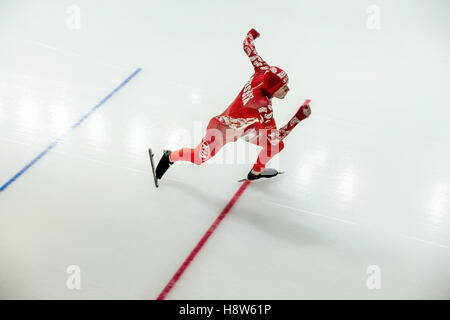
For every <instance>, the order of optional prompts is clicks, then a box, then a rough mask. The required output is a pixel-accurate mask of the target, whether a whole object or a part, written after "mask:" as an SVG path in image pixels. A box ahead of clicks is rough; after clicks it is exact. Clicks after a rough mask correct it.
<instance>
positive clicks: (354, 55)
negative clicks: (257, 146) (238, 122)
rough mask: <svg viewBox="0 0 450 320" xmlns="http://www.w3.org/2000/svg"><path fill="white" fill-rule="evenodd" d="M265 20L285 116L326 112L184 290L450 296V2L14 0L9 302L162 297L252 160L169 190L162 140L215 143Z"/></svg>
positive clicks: (8, 147) (278, 108) (5, 92)
mask: <svg viewBox="0 0 450 320" xmlns="http://www.w3.org/2000/svg"><path fill="white" fill-rule="evenodd" d="M374 6H375V7H374ZM78 9H79V11H78ZM78 13H79V15H78ZM78 17H79V20H78ZM377 17H379V18H380V19H379V20H377V19H376V18H377ZM78 23H79V25H78ZM377 23H379V24H378V25H377ZM78 26H79V27H80V28H77V27H78ZM374 26H375V29H374ZM377 26H379V28H378V29H377V28H376V27H377ZM252 27H255V28H256V29H257V30H258V31H259V32H260V33H261V37H260V38H259V39H257V40H256V42H255V44H256V48H257V50H258V52H259V53H260V54H261V56H262V57H263V58H264V59H265V60H266V61H267V62H268V63H269V64H272V65H277V66H280V67H282V68H283V69H284V70H286V72H287V73H288V75H289V77H290V88H291V91H290V92H289V94H288V95H287V97H286V99H285V100H276V99H274V100H273V107H274V115H275V119H276V121H277V124H278V125H279V126H282V125H284V124H285V123H286V122H287V121H288V120H289V119H290V118H291V116H292V115H293V113H294V112H295V111H296V110H297V108H298V106H299V105H300V104H301V103H302V102H303V101H304V100H305V99H307V98H310V99H312V103H311V109H312V115H311V116H310V118H309V119H307V120H305V121H304V122H302V123H301V124H299V126H298V127H297V128H296V129H295V130H294V131H293V132H292V133H291V135H290V136H289V137H288V138H287V139H286V141H285V145H286V147H285V149H284V150H283V151H282V152H281V153H280V154H279V155H278V156H277V157H276V158H275V159H274V161H273V162H276V166H277V167H278V168H280V169H281V170H283V171H285V172H286V174H284V175H280V176H278V177H276V178H274V179H271V180H266V181H255V182H252V183H251V184H250V185H249V187H248V188H247V189H246V191H245V192H244V193H243V195H242V196H241V197H240V199H239V200H238V202H237V203H236V204H235V206H234V207H233V208H232V209H231V211H230V213H229V214H228V216H227V217H226V218H225V220H224V221H223V222H222V224H221V225H220V226H219V227H218V228H217V230H216V231H215V233H214V234H213V235H212V236H211V238H210V239H209V241H208V242H207V243H206V245H205V246H204V248H203V249H202V251H201V252H200V253H199V254H198V256H197V257H196V259H195V260H194V261H193V262H192V264H191V265H190V266H189V268H188V269H187V271H186V272H185V273H184V275H183V276H182V277H181V279H180V280H179V281H178V282H177V284H176V285H175V287H174V288H173V290H172V291H171V292H170V293H169V295H168V297H167V298H168V299H449V298H450V273H449V271H450V232H449V231H450V88H449V83H450V60H449V59H450V58H449V56H450V55H449V54H450V42H449V39H450V2H449V1H446V0H440V1H438V0H433V1H421V0H414V1H413V0H408V1H407V0H396V1H391V0H389V1H388V0H373V1H372V0H371V1H366V0H345V1H332V0H330V1H324V0H319V1H316V0H315V1H300V0H297V1H284V2H283V1H280V2H275V1H234V0H233V1H220V2H219V1H206V0H205V1H181V0H178V1H144V0H139V1H138V0H131V1H124V0H122V1H111V0H95V1H88V0H73V1H72V0H71V1H67V0H40V1H32V0H28V1H25V0H2V1H0V41H1V42H0V48H1V49H0V186H4V187H3V188H2V190H1V191H0V298H2V299H53V298H61V299H155V298H156V297H157V296H158V294H159V293H160V292H161V290H162V289H163V288H164V286H165V285H166V284H167V282H168V281H169V280H170V278H171V277H172V276H173V274H174V273H175V272H176V270H177V269H178V268H179V266H180V265H181V264H182V263H183V261H184V259H185V258H186V257H187V255H188V254H189V253H190V252H191V250H192V249H193V247H194V246H195V245H196V244H197V242H198V241H199V240H200V238H201V237H202V235H203V234H204V233H205V232H206V230H207V229H208V228H209V226H210V225H211V224H212V223H213V221H214V220H215V219H216V217H217V216H218V215H219V213H220V212H221V211H222V209H223V208H224V207H225V206H226V204H227V203H228V202H229V201H230V199H231V197H232V196H233V195H234V194H235V192H236V191H237V190H238V188H239V186H240V184H239V183H237V180H238V179H240V178H242V177H245V176H246V174H247V172H248V171H249V170H250V168H251V163H252V162H253V160H254V159H251V162H249V163H235V164H221V163H220V161H217V160H215V161H216V162H214V161H211V163H208V164H205V165H203V166H195V165H192V164H188V163H177V164H175V165H174V166H173V167H172V168H171V169H170V170H169V171H168V172H167V174H166V176H165V177H164V178H163V180H162V181H161V183H160V188H159V189H156V188H155V186H154V184H153V177H152V174H151V171H150V165H149V159H148V153H147V148H148V147H152V148H153V149H154V150H155V153H156V159H155V160H156V161H158V160H159V158H160V156H161V152H162V149H163V148H172V149H173V148H179V147H185V146H195V145H196V144H197V143H198V142H199V139H198V138H197V137H198V135H197V134H196V130H197V129H198V126H199V124H200V125H201V126H203V127H204V126H206V124H207V122H208V121H209V119H210V118H211V117H212V116H214V115H218V114H220V113H221V112H222V111H223V110H225V108H226V107H227V106H228V105H229V104H230V103H231V102H232V101H233V100H234V98H235V97H236V95H237V94H238V93H239V91H240V90H241V88H242V87H243V85H244V84H245V83H246V82H247V80H248V79H249V77H250V76H251V75H252V72H253V69H252V66H251V64H250V62H249V61H248V58H247V56H246V55H245V53H244V52H243V50H242V41H243V40H244V37H245V35H246V33H247V31H248V30H250V28H252ZM138 68H142V70H141V71H140V72H139V73H137V74H136V75H135V76H134V77H133V78H132V79H131V80H130V81H129V82H128V83H127V84H125V85H123V86H122V87H121V88H120V90H119V91H117V92H116V93H115V94H114V95H113V96H112V97H111V98H110V99H108V100H107V101H105V102H104V103H102V104H101V106H100V107H99V108H98V109H97V110H96V111H95V112H93V113H92V114H91V115H90V116H89V117H88V118H86V119H85V121H84V122H83V123H81V124H80V125H79V126H78V127H76V128H75V129H73V130H70V128H71V127H72V126H73V125H74V124H75V123H77V122H78V121H79V120H80V119H81V118H82V117H83V116H84V115H85V114H87V113H88V112H89V110H91V108H93V107H94V106H95V105H96V104H97V103H99V102H100V101H102V99H104V98H105V97H106V96H107V95H108V94H109V93H111V92H112V91H113V90H114V89H115V88H116V87H118V86H119V85H120V84H121V83H122V82H123V81H124V80H125V79H126V78H127V77H129V76H130V75H131V74H132V73H133V72H135V70H137V69H138ZM200 122H201V123H200ZM68 130H69V133H68V134H67V135H66V136H65V137H64V139H62V140H58V141H59V143H58V144H57V145H55V146H54V148H52V149H51V150H49V151H48V152H47V153H45V154H44V155H43V156H42V157H40V158H39V160H37V161H36V162H33V163H31V164H30V162H31V161H32V160H33V159H34V158H36V157H37V156H38V155H39V154H40V153H41V152H43V151H44V150H46V148H47V147H48V146H49V145H50V144H51V143H52V142H54V141H55V140H57V139H58V138H59V137H61V135H63V134H64V133H65V132H67V131H68ZM196 135H197V137H195V136H196ZM243 143H244V142H238V143H237V144H236V145H240V144H243ZM233 147H234V146H233V145H232V144H231V145H228V146H226V147H225V148H224V149H223V150H222V151H221V152H223V153H224V154H225V153H226V152H228V151H229V150H230V149H233ZM222 158H223V157H222ZM217 159H219V160H220V154H219V155H218V158H217ZM213 160H214V159H213ZM28 164H30V165H29V167H28V169H27V170H25V171H23V173H22V174H19V176H18V177H17V179H15V180H14V181H12V183H8V181H10V179H11V178H12V177H14V176H15V175H16V174H17V173H20V172H21V170H22V169H23V168H25V167H26V166H28ZM71 265H76V266H79V267H80V269H81V288H80V289H79V290H77V289H75V290H69V289H68V287H67V283H66V282H67V279H68V277H69V276H70V274H68V273H67V268H68V266H71ZM370 266H377V267H378V268H377V267H375V269H372V268H370ZM373 270H375V271H373ZM378 271H379V272H378ZM374 277H378V278H376V279H378V280H379V283H380V284H381V287H380V288H378V289H376V288H375V289H373V288H372V287H371V286H370V285H369V286H368V285H367V283H368V282H369V284H370V283H373V282H371V281H373V279H375V278H374Z"/></svg>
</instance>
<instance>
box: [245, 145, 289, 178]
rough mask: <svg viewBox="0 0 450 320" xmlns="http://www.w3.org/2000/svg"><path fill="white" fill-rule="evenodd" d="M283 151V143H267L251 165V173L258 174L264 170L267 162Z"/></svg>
mask: <svg viewBox="0 0 450 320" xmlns="http://www.w3.org/2000/svg"><path fill="white" fill-rule="evenodd" d="M283 149H284V142H283V141H280V142H279V143H276V144H271V143H268V144H266V145H264V146H263V149H262V150H261V152H260V153H259V155H258V159H257V160H256V163H255V164H254V165H253V168H252V171H253V173H254V174H258V173H260V172H261V171H263V170H264V168H265V167H266V164H267V162H269V161H270V159H272V158H273V157H274V156H275V155H277V154H278V153H279V152H280V151H281V150H283Z"/></svg>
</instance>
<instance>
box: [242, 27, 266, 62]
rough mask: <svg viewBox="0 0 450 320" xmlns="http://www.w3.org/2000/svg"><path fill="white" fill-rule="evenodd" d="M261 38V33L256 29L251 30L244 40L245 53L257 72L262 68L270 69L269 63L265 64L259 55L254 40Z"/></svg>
mask: <svg viewBox="0 0 450 320" xmlns="http://www.w3.org/2000/svg"><path fill="white" fill-rule="evenodd" d="M258 37H259V32H258V31H256V30H255V29H252V30H250V31H249V32H248V33H247V36H246V37H245V39H244V45H243V46H244V51H245V53H246V54H247V56H248V58H249V59H250V62H251V63H252V65H253V68H254V69H255V71H258V70H259V69H260V68H262V67H269V65H268V64H267V62H265V61H264V60H263V59H262V58H261V56H260V55H259V54H258V52H257V51H256V48H255V44H254V42H253V41H254V40H255V39H256V38H258Z"/></svg>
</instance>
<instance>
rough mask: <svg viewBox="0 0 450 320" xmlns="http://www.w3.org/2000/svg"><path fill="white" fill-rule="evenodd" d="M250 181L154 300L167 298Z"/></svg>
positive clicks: (244, 184)
mask: <svg viewBox="0 0 450 320" xmlns="http://www.w3.org/2000/svg"><path fill="white" fill-rule="evenodd" d="M249 183H250V181H249V180H246V181H245V182H244V183H243V184H242V186H241V187H240V188H239V190H238V191H237V192H236V193H235V195H234V196H233V198H232V199H231V200H230V202H228V204H227V205H226V207H225V208H224V209H223V210H222V212H221V213H220V215H219V216H218V217H217V219H216V220H215V221H214V223H213V224H212V225H211V227H209V229H208V231H206V233H205V234H204V235H203V237H202V238H201V239H200V241H199V242H198V243H197V245H196V246H195V248H194V249H193V250H192V251H191V253H190V254H189V256H188V257H187V258H186V260H184V262H183V264H182V265H181V267H180V268H179V269H178V270H177V272H176V273H175V274H174V276H173V277H172V279H170V281H169V283H168V284H167V285H166V287H165V288H164V289H163V290H162V291H161V293H160V294H159V296H158V298H157V299H156V300H164V299H165V298H166V296H167V294H168V293H169V292H170V290H172V288H173V286H174V285H175V283H176V282H177V281H178V280H179V279H180V277H181V276H182V275H183V273H184V271H186V269H187V267H188V266H189V264H190V263H191V262H192V260H194V258H195V256H196V255H197V253H199V252H200V250H201V249H202V247H203V246H204V245H205V243H206V241H208V239H209V237H210V236H211V235H212V233H213V232H214V231H215V230H216V228H217V227H218V226H219V224H220V223H221V222H222V220H223V219H224V218H225V216H226V215H227V214H228V212H230V210H231V208H232V207H233V205H234V204H235V203H236V201H238V199H239V197H240V196H241V195H242V193H243V192H244V190H245V189H246V188H247V186H248V185H249Z"/></svg>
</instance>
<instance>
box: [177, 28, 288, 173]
mask: <svg viewBox="0 0 450 320" xmlns="http://www.w3.org/2000/svg"><path fill="white" fill-rule="evenodd" d="M253 40H254V39H253V36H252V35H251V34H250V33H249V34H247V37H246V38H245V40H244V51H245V53H246V54H247V56H248V57H249V58H250V61H251V63H252V65H253V67H254V70H255V73H254V74H253V76H252V77H251V78H250V80H249V81H248V82H247V84H246V85H245V86H244V88H243V89H242V90H241V92H240V93H239V95H238V96H237V97H236V99H235V100H234V101H233V103H232V104H231V105H230V106H229V107H228V108H227V109H226V110H225V111H224V112H222V113H221V114H220V115H218V116H215V117H213V118H212V119H211V120H210V121H209V124H208V127H207V130H206V134H205V136H204V137H203V139H202V141H201V142H200V143H199V144H198V146H197V147H196V148H195V149H192V148H182V149H180V150H176V151H173V152H172V153H171V155H170V160H171V161H172V162H175V161H179V160H182V161H190V162H192V163H195V164H198V165H200V164H202V163H204V162H205V161H207V160H209V159H211V158H212V157H213V156H214V155H215V154H216V153H217V152H218V151H219V150H220V149H221V148H222V147H223V146H224V145H226V144H227V143H229V142H235V141H236V140H237V139H238V138H244V139H245V140H246V141H247V142H250V143H253V144H256V145H258V146H261V147H263V149H262V150H261V152H260V153H259V155H258V159H257V160H256V163H255V164H254V166H253V170H254V171H255V172H261V171H262V170H263V169H264V168H265V165H266V164H267V162H269V160H270V159H271V158H272V157H273V156H275V155H276V154H277V153H279V152H280V151H281V150H283V148H284V143H283V141H281V140H282V139H280V132H279V131H278V130H276V124H275V120H274V118H273V110H272V102H271V99H270V98H269V97H268V95H267V93H265V92H264V90H263V89H262V83H263V77H264V73H265V72H266V71H267V70H268V69H269V68H270V66H269V65H268V64H267V63H266V62H265V61H264V60H263V59H262V58H261V57H260V56H259V55H258V53H257V52H256V49H255V45H254V42H253ZM286 135H287V134H286Z"/></svg>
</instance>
